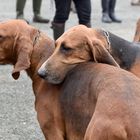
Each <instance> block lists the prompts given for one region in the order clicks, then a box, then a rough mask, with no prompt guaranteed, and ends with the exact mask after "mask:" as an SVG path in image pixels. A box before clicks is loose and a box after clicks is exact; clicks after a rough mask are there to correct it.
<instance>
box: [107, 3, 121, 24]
mask: <svg viewBox="0 0 140 140" xmlns="http://www.w3.org/2000/svg"><path fill="white" fill-rule="evenodd" d="M115 6H116V0H110V3H109V16H110V18H111V19H112V21H113V22H117V23H121V20H120V19H118V18H117V17H116V16H115Z"/></svg>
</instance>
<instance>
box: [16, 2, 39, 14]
mask: <svg viewBox="0 0 140 140" xmlns="http://www.w3.org/2000/svg"><path fill="white" fill-rule="evenodd" d="M25 3H26V0H17V3H16V11H17V13H18V14H19V15H20V14H23V10H24V7H25ZM41 3H42V0H33V12H34V15H37V14H40V7H41Z"/></svg>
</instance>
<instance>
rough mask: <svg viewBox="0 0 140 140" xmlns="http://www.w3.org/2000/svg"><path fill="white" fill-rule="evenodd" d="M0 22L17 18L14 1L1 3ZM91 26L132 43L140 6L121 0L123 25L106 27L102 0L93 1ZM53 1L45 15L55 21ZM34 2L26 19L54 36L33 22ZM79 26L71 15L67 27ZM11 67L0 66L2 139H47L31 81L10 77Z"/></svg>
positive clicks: (47, 3)
mask: <svg viewBox="0 0 140 140" xmlns="http://www.w3.org/2000/svg"><path fill="white" fill-rule="evenodd" d="M0 1H1V3H0V20H5V19H9V18H15V15H16V13H15V3H16V1H15V0H3V1H2V0H0ZM92 8H93V10H92V26H93V27H102V28H105V29H107V30H109V31H111V32H112V33H115V34H117V35H119V36H121V37H123V38H125V39H127V40H130V41H131V40H132V39H133V35H134V31H135V23H136V20H137V19H138V17H139V16H140V15H139V13H140V7H132V6H130V1H128V0H118V1H117V7H116V13H117V15H118V16H119V17H121V18H122V20H123V22H122V24H115V23H113V24H103V23H102V22H101V20H100V19H101V8H100V0H92ZM54 11H55V8H54V3H53V2H52V0H48V1H47V0H46V1H45V0H44V1H43V5H42V15H43V16H44V17H47V18H49V19H51V20H52V18H53V15H54ZM32 15H33V13H32V0H28V1H27V3H26V7H25V17H26V18H27V19H28V20H29V21H30V23H31V24H32V25H33V26H35V27H37V28H39V29H40V30H42V31H44V32H46V33H47V34H48V35H49V36H50V37H52V30H51V29H50V24H36V23H32ZM76 24H77V16H76V14H73V13H71V15H70V18H69V20H68V22H67V25H66V28H69V27H72V26H74V25H76ZM11 71H12V66H0V140H44V137H43V135H42V133H41V130H40V128H39V125H38V122H37V120H36V112H35V110H34V95H33V92H32V87H31V81H30V79H29V78H28V77H27V76H26V74H25V73H24V72H22V73H21V77H20V78H19V80H17V81H15V80H13V79H12V77H11Z"/></svg>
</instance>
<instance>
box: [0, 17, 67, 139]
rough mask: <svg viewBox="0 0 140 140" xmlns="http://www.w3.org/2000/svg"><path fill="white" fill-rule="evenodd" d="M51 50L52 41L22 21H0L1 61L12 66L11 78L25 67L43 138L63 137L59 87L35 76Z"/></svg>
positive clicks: (16, 75) (17, 75) (16, 76)
mask: <svg viewBox="0 0 140 140" xmlns="http://www.w3.org/2000/svg"><path fill="white" fill-rule="evenodd" d="M53 51H54V42H53V41H52V40H51V39H50V38H49V37H48V36H47V35H45V34H43V33H42V32H40V31H39V30H37V29H35V28H33V27H32V26H30V25H28V24H27V23H26V22H25V21H22V20H9V21H7V22H1V23H0V64H12V65H13V66H14V69H13V71H12V76H13V78H14V79H18V77H19V75H20V71H22V70H26V72H27V74H28V75H29V77H30V78H31V80H32V85H33V91H34V94H35V109H36V111H37V118H38V121H39V124H40V127H41V129H42V131H43V133H44V136H45V138H46V140H63V139H64V138H63V137H64V129H63V123H62V118H61V116H62V115H61V114H60V107H59V102H58V97H59V93H58V88H59V86H54V85H51V84H49V83H47V82H46V81H44V80H43V79H41V78H40V77H39V76H38V75H37V71H38V68H39V67H40V66H41V64H42V63H43V62H44V61H45V60H46V59H47V58H48V57H49V56H50V55H51V54H52V52H53ZM54 116H55V117H54Z"/></svg>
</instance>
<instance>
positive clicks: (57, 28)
mask: <svg viewBox="0 0 140 140" xmlns="http://www.w3.org/2000/svg"><path fill="white" fill-rule="evenodd" d="M51 28H52V29H53V37H54V40H57V38H59V37H60V36H61V35H62V34H63V33H64V30H65V24H64V23H54V22H52V27H51Z"/></svg>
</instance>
